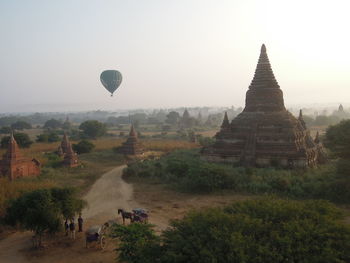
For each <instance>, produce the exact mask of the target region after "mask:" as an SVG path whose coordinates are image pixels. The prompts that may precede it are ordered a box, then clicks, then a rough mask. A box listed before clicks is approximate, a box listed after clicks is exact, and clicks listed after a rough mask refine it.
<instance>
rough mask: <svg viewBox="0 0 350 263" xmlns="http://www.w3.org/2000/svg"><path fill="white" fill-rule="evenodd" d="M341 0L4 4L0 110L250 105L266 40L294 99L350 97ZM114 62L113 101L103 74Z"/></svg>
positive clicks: (16, 0)
mask: <svg viewBox="0 0 350 263" xmlns="http://www.w3.org/2000/svg"><path fill="white" fill-rule="evenodd" d="M349 10H350V3H349V1H346V0H344V1H340V0H330V1H322V0H315V1H313V0H308V1H306V0H293V1H282V0H275V1H269V0H264V1H261V0H256V1H251V0H236V1H235V0H123V1H122V0H57V1H54V0H50V1H44V0H21V1H20V0H1V1H0V35H1V38H0V90H1V95H0V112H9V111H26V110H30V111H44V110H45V111H50V110H51V111H57V110H62V111H70V110H77V109H122V108H150V107H152V108H157V107H158V108H162V107H176V106H188V107H189V106H206V105H207V106H230V105H236V106H243V105H244V100H245V92H246V90H247V88H248V86H249V84H250V81H251V79H252V78H253V74H254V70H255V66H256V63H257V59H258V56H259V51H260V46H261V44H262V43H265V44H266V46H267V51H268V55H269V58H270V62H271V64H272V68H273V70H274V73H275V76H276V78H277V81H278V82H279V84H280V86H281V88H282V90H283V92H284V98H285V102H286V104H287V105H293V104H303V103H305V104H312V103H327V102H335V103H338V102H339V103H340V102H342V103H344V104H347V103H349V102H350V34H349V27H350V15H349ZM105 69H118V70H119V71H121V72H122V74H123V83H122V85H121V87H120V88H119V89H118V90H117V92H116V93H115V96H114V97H113V98H111V97H110V96H109V94H108V92H107V91H106V90H105V89H104V88H103V87H102V85H101V83H100V80H99V76H100V73H101V72H102V71H103V70H105Z"/></svg>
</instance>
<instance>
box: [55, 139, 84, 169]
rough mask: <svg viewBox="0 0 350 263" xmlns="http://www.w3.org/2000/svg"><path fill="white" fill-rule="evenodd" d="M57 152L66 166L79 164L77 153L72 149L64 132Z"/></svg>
mask: <svg viewBox="0 0 350 263" xmlns="http://www.w3.org/2000/svg"><path fill="white" fill-rule="evenodd" d="M57 153H58V155H59V156H61V157H63V162H62V163H63V165H64V166H68V167H76V166H78V165H79V161H78V155H77V154H76V153H75V152H74V151H73V148H72V144H71V143H70V141H69V139H68V136H67V134H66V133H64V135H63V138H62V141H61V144H60V146H59V147H58V150H57Z"/></svg>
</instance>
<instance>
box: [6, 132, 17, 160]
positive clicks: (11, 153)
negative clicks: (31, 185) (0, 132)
mask: <svg viewBox="0 0 350 263" xmlns="http://www.w3.org/2000/svg"><path fill="white" fill-rule="evenodd" d="M5 156H6V158H7V159H8V160H16V159H18V158H20V157H21V154H20V151H19V147H18V144H17V142H16V140H15V137H14V135H13V132H12V133H11V135H10V140H9V143H8V147H7V152H6V153H5Z"/></svg>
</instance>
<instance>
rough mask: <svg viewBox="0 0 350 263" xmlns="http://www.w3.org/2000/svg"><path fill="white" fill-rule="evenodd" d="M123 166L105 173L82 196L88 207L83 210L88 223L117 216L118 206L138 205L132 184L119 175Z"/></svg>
mask: <svg viewBox="0 0 350 263" xmlns="http://www.w3.org/2000/svg"><path fill="white" fill-rule="evenodd" d="M124 168H125V166H119V167H117V168H114V169H113V170H111V171H109V172H107V173H105V174H104V175H103V176H102V177H101V178H100V179H99V180H97V181H96V183H95V184H94V185H93V186H92V188H91V190H90V191H89V192H88V193H87V195H86V196H85V197H84V199H85V200H86V201H87V202H88V207H87V208H86V209H85V210H84V211H83V216H84V218H85V220H86V221H87V222H88V223H89V224H93V223H94V222H96V223H98V224H101V222H102V223H103V222H106V221H107V220H109V219H115V218H116V217H118V218H119V216H117V211H118V208H123V209H126V210H131V209H132V208H135V207H137V206H138V205H137V203H136V202H135V201H134V200H133V186H132V185H131V184H127V183H126V182H124V181H123V179H122V177H121V175H122V171H123V169H124Z"/></svg>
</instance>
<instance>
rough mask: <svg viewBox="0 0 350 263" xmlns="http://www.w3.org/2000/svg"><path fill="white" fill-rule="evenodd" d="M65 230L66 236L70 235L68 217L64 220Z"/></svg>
mask: <svg viewBox="0 0 350 263" xmlns="http://www.w3.org/2000/svg"><path fill="white" fill-rule="evenodd" d="M64 230H65V231H66V236H68V231H69V224H68V219H66V221H65V222H64Z"/></svg>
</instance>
